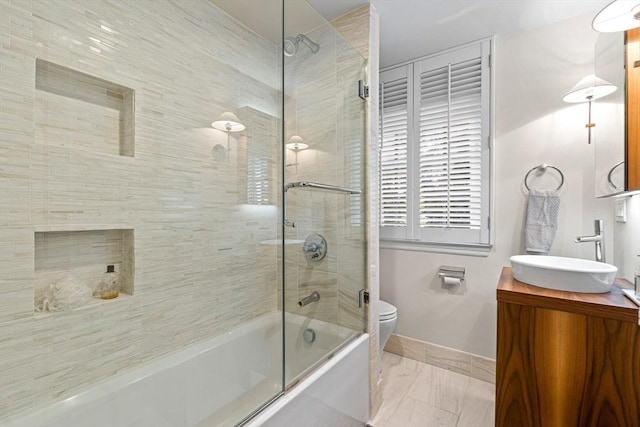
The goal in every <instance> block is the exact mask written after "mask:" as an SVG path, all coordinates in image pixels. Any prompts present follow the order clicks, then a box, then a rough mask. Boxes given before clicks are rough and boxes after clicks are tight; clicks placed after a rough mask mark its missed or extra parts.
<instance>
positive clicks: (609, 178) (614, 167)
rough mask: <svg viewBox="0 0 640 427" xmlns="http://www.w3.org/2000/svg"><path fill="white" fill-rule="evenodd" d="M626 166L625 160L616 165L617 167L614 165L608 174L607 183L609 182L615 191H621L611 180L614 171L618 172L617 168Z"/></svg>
mask: <svg viewBox="0 0 640 427" xmlns="http://www.w3.org/2000/svg"><path fill="white" fill-rule="evenodd" d="M622 165H624V160H623V161H621V162H619V163H616V164H615V165H613V167H612V168H611V170H609V173H608V174H607V181H609V184H610V185H611V186H612V187H613V188H614V189H615V190H619V189H620V187H618V186H617V185H615V184H614V183H613V181H612V180H611V175H613V171H614V170H616V168H617V167H619V166H622Z"/></svg>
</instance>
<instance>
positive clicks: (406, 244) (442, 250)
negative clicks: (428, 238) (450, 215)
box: [380, 239, 493, 257]
mask: <svg viewBox="0 0 640 427" xmlns="http://www.w3.org/2000/svg"><path fill="white" fill-rule="evenodd" d="M492 247H493V245H490V244H477V245H475V244H441V245H439V244H434V243H425V242H418V241H409V240H384V239H380V249H395V250H401V251H417V252H432V253H439V254H452V255H466V256H476V257H488V256H489V252H490V251H491V248H492Z"/></svg>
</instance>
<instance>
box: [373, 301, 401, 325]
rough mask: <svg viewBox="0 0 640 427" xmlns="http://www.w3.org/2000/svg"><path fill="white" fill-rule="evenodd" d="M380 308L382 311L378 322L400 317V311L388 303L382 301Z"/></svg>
mask: <svg viewBox="0 0 640 427" xmlns="http://www.w3.org/2000/svg"><path fill="white" fill-rule="evenodd" d="M378 307H379V310H380V313H379V317H378V320H380V321H383V320H392V319H395V318H396V317H398V309H397V308H396V307H395V306H393V305H391V304H389V303H388V302H386V301H382V300H380V304H379V306H378Z"/></svg>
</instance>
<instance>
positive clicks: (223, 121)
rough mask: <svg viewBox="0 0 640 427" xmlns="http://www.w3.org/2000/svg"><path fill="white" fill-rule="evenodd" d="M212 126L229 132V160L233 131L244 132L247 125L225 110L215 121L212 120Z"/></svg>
mask: <svg viewBox="0 0 640 427" xmlns="http://www.w3.org/2000/svg"><path fill="white" fill-rule="evenodd" d="M211 127H212V128H214V129H218V130H221V131H223V132H226V133H227V160H229V151H231V147H230V145H229V138H230V134H231V132H234V133H235V132H242V131H243V130H245V129H246V127H245V125H243V124H242V123H240V119H238V117H237V116H236V115H235V114H233V113H231V112H229V111H225V112H224V113H222V114H220V117H218V118H217V119H216V120H215V121H213V122H211Z"/></svg>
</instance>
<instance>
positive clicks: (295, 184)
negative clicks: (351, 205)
mask: <svg viewBox="0 0 640 427" xmlns="http://www.w3.org/2000/svg"><path fill="white" fill-rule="evenodd" d="M291 188H310V189H316V190H324V191H335V192H337V193H348V194H362V191H360V190H356V189H353V188H347V187H338V186H337V185H329V184H321V183H319V182H310V181H297V182H290V183H288V184H286V185H285V186H284V198H283V203H284V209H283V211H284V225H285V226H287V227H295V226H296V223H295V222H294V221H289V218H288V216H287V192H288V191H289V189H291Z"/></svg>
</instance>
